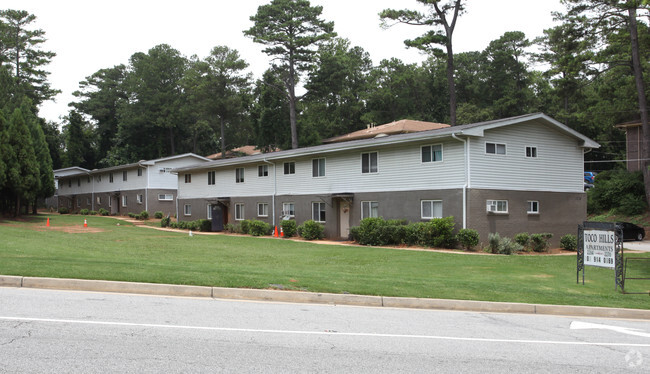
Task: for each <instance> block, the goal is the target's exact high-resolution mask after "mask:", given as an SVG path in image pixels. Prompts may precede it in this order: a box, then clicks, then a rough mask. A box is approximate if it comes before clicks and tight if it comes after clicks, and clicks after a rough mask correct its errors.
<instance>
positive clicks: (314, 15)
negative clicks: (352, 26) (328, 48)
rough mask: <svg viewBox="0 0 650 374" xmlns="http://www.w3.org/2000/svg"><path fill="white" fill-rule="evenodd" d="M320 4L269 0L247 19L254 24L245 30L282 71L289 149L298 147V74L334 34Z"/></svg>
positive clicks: (332, 23)
mask: <svg viewBox="0 0 650 374" xmlns="http://www.w3.org/2000/svg"><path fill="white" fill-rule="evenodd" d="M322 12H323V7H322V6H311V4H310V3H309V1H307V0H272V1H271V3H270V4H267V5H262V6H260V7H259V8H257V14H255V15H254V16H252V17H251V18H250V19H251V21H253V22H254V23H255V24H254V26H253V27H251V28H250V29H248V30H246V31H244V35H246V36H249V37H251V38H253V41H254V42H256V43H260V44H264V45H266V46H267V47H266V48H265V49H264V53H266V54H268V55H269V56H274V58H275V60H274V61H277V62H278V64H277V65H275V63H274V67H273V69H274V70H278V71H282V72H283V73H284V74H283V75H282V77H283V79H282V81H283V85H284V92H285V94H286V96H287V100H288V103H289V123H290V126H291V148H298V126H297V117H296V113H297V111H298V109H297V104H298V101H299V99H300V98H299V97H298V96H297V95H296V85H297V84H298V81H299V78H300V74H301V73H302V72H304V71H307V70H308V69H309V67H310V65H311V64H312V63H313V61H314V56H315V54H316V47H318V45H319V44H320V43H322V42H324V41H326V40H328V39H330V38H332V37H334V36H336V33H335V32H334V22H325V21H324V20H322V19H320V18H319V17H320V15H321V13H322Z"/></svg>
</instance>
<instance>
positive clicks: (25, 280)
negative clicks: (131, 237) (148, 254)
mask: <svg viewBox="0 0 650 374" xmlns="http://www.w3.org/2000/svg"><path fill="white" fill-rule="evenodd" d="M0 287H25V288H42V289H57V290H74V291H92V292H118V293H131V294H144V295H158V296H181V297H204V298H214V299H234V300H260V301H271V302H289V303H315V304H333V305H357V306H368V307H388V308H414V309H438V310H458V311H471V312H493V313H526V314H549V315H567V316H577V317H604V318H626V319H646V320H650V310H642V309H623V308H602V307H586V306H572V305H545V304H523V303H505V302H485V301H470V300H446V299H418V298H408V297H385V296H366V295H350V294H329V293H315V292H299V291H278V290H259V289H246V288H223V287H203V286H182V285H173V284H155V283H131V282H113V281H102V280H84V279H60V278H36V277H21V276H10V275H0Z"/></svg>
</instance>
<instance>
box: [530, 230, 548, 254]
mask: <svg viewBox="0 0 650 374" xmlns="http://www.w3.org/2000/svg"><path fill="white" fill-rule="evenodd" d="M552 237H553V234H550V233H543V234H532V235H531V236H530V246H531V248H532V249H533V251H535V252H546V251H548V249H549V245H548V241H549V239H551V238H552Z"/></svg>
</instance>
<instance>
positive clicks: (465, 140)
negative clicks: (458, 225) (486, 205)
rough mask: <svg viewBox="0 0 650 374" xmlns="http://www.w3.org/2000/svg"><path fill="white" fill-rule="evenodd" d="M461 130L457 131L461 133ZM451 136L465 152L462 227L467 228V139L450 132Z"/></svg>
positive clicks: (468, 175)
mask: <svg viewBox="0 0 650 374" xmlns="http://www.w3.org/2000/svg"><path fill="white" fill-rule="evenodd" d="M462 133H463V132H462V131H461V132H459V134H462ZM451 137H452V138H454V139H456V140H458V141H459V142H462V143H463V151H464V153H465V184H463V228H464V229H466V228H467V188H468V187H469V179H470V170H469V166H470V164H469V144H468V143H469V139H461V138H459V137H458V136H457V135H456V133H452V134H451Z"/></svg>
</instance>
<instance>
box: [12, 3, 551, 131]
mask: <svg viewBox="0 0 650 374" xmlns="http://www.w3.org/2000/svg"><path fill="white" fill-rule="evenodd" d="M269 2H270V0H238V1H223V0H183V1H171V0H157V1H149V0H129V1H126V0H112V1H106V2H104V1H102V2H100V1H94V0H2V2H1V3H0V8H1V9H20V10H26V11H28V12H30V13H31V14H34V15H36V17H37V19H36V22H35V23H34V24H33V26H32V27H35V28H40V29H43V30H44V31H45V32H46V37H47V39H48V41H47V42H46V43H45V44H44V46H43V49H45V50H49V51H53V52H55V53H56V54H57V56H56V57H55V58H54V59H53V60H52V63H51V64H50V65H49V66H48V70H49V71H50V72H51V75H50V76H49V81H50V83H51V85H52V87H53V88H56V89H59V90H61V91H63V92H62V93H61V94H60V95H58V96H57V97H56V102H55V103H54V102H49V103H45V104H43V106H42V107H41V111H40V115H41V116H42V117H44V118H46V119H47V120H52V121H59V117H61V116H65V115H66V114H67V112H68V106H67V104H68V103H69V102H70V101H73V100H74V96H72V92H73V91H75V90H77V89H78V84H79V81H81V80H83V79H84V78H85V77H87V76H89V75H92V74H93V73H95V72H96V71H97V70H99V69H103V68H108V67H112V66H115V65H118V64H127V63H128V60H129V57H130V56H131V55H132V54H134V53H136V52H147V51H148V50H149V49H150V48H152V47H153V46H155V45H158V44H162V43H166V44H169V45H171V46H172V47H173V48H175V49H177V50H179V51H180V52H181V53H182V54H183V55H185V56H188V57H189V56H192V55H197V56H199V57H201V58H202V57H205V56H207V55H208V54H209V52H210V50H211V49H212V47H214V46H216V45H226V46H228V47H230V48H234V49H237V50H238V51H239V53H240V55H241V56H242V58H244V59H245V60H246V61H247V62H248V63H249V64H250V67H249V70H250V71H251V72H252V73H253V75H254V77H255V78H259V77H261V75H262V73H263V72H264V70H266V68H267V67H268V63H269V59H268V58H267V56H266V55H265V54H264V53H262V52H261V51H262V46H261V45H260V44H256V43H253V41H252V40H251V39H250V38H246V37H244V35H243V32H242V31H243V30H247V29H248V28H250V27H251V26H252V23H251V21H250V20H249V17H250V16H252V15H254V14H255V13H256V12H257V7H258V6H260V5H264V4H267V3H269ZM311 3H312V5H322V6H323V16H322V17H323V18H324V19H325V20H326V21H334V30H335V31H336V32H337V33H338V35H339V36H340V37H343V38H347V39H349V40H350V41H351V42H352V44H353V45H355V46H360V47H362V48H363V49H364V50H366V51H367V52H368V53H369V54H370V57H371V58H372V60H373V62H374V63H375V64H377V63H379V61H381V60H382V59H388V58H392V57H396V58H399V59H401V60H402V61H404V62H407V63H411V62H421V61H423V60H424V59H425V57H424V56H422V55H421V54H420V53H418V52H417V51H416V50H414V49H406V48H405V46H404V43H403V41H404V39H409V38H414V37H416V36H418V35H420V34H422V33H424V32H425V31H426V29H425V28H424V27H422V26H408V25H397V26H394V27H392V28H390V29H388V30H382V29H381V28H380V27H379V24H380V20H379V17H378V15H377V14H378V13H379V12H380V11H381V10H382V9H385V8H394V9H404V8H410V9H414V8H416V4H417V3H416V1H415V0H311ZM466 4H467V6H466V9H467V12H466V14H464V15H463V16H462V17H460V18H459V20H458V22H457V24H456V30H455V32H454V36H453V43H454V52H455V53H458V52H466V51H482V50H484V49H485V47H487V45H488V44H489V43H490V41H492V40H495V39H498V38H499V37H500V36H502V35H503V34H504V33H505V32H507V31H523V32H524V33H525V34H526V36H527V37H528V38H529V39H533V38H535V37H537V36H540V35H542V32H543V30H544V29H547V28H549V27H552V26H553V25H554V23H553V20H552V16H551V12H552V11H562V10H563V7H562V5H561V4H560V0H536V1H523V0H489V1H488V0H467V1H466Z"/></svg>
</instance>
